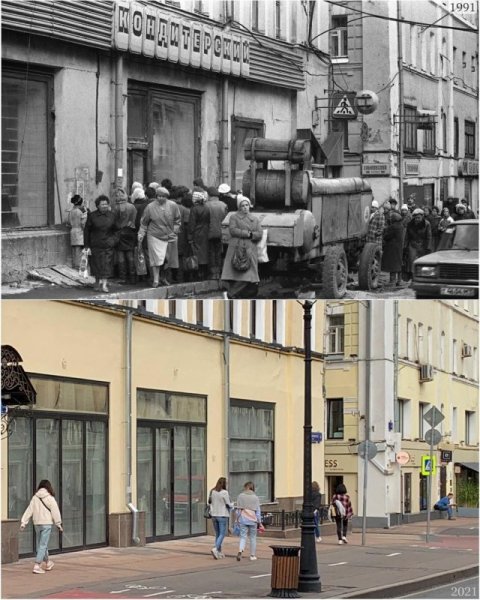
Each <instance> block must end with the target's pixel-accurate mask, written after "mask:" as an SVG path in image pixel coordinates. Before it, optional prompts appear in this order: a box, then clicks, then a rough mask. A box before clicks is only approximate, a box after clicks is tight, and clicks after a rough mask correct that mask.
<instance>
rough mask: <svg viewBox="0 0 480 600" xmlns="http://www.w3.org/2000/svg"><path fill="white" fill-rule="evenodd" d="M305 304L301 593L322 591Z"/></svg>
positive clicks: (307, 309) (308, 318) (309, 310)
mask: <svg viewBox="0 0 480 600" xmlns="http://www.w3.org/2000/svg"><path fill="white" fill-rule="evenodd" d="M314 304H315V303H314V302H310V301H308V300H306V301H305V302H304V303H303V325H304V329H303V332H304V346H305V412H304V425H303V505H302V525H301V530H302V537H301V545H302V550H301V553H300V575H299V578H298V591H299V592H320V591H321V590H322V584H321V582H320V576H319V574H318V567H317V551H316V548H315V522H314V517H313V503H312V349H311V332H312V306H313V305H314Z"/></svg>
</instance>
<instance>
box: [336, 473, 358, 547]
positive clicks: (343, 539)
mask: <svg viewBox="0 0 480 600" xmlns="http://www.w3.org/2000/svg"><path fill="white" fill-rule="evenodd" d="M336 500H338V501H339V502H340V503H341V504H342V506H343V513H344V514H343V515H342V514H339V511H338V510H337V515H336V517H335V523H336V524H337V537H338V543H339V544H348V540H347V529H348V521H349V520H350V519H351V518H352V517H353V510H352V503H351V502H350V496H349V495H348V494H347V488H346V487H345V485H344V484H343V483H340V484H339V485H337V489H336V490H335V494H333V496H332V502H331V504H334V503H335V501H336Z"/></svg>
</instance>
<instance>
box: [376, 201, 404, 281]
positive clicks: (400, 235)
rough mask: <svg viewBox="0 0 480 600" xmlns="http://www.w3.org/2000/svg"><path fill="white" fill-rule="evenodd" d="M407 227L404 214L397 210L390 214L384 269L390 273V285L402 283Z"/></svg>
mask: <svg viewBox="0 0 480 600" xmlns="http://www.w3.org/2000/svg"><path fill="white" fill-rule="evenodd" d="M404 238H405V228H404V227H403V225H402V216H401V215H400V213H398V212H396V211H392V212H391V214H390V225H388V227H386V228H385V232H384V234H383V255H382V271H387V272H389V273H390V285H395V284H396V285H397V286H400V285H401V284H402V264H403V244H404Z"/></svg>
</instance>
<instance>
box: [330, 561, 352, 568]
mask: <svg viewBox="0 0 480 600" xmlns="http://www.w3.org/2000/svg"><path fill="white" fill-rule="evenodd" d="M338 565H348V562H340V563H331V564H330V565H328V566H329V567H336V566H338Z"/></svg>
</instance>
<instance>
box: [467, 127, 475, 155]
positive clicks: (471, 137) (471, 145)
mask: <svg viewBox="0 0 480 600" xmlns="http://www.w3.org/2000/svg"><path fill="white" fill-rule="evenodd" d="M465 156H467V157H468V158H475V123H473V122H472V121H465Z"/></svg>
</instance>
